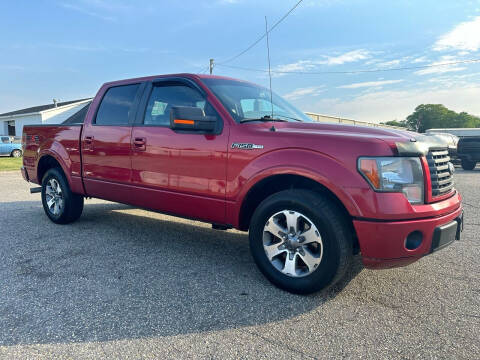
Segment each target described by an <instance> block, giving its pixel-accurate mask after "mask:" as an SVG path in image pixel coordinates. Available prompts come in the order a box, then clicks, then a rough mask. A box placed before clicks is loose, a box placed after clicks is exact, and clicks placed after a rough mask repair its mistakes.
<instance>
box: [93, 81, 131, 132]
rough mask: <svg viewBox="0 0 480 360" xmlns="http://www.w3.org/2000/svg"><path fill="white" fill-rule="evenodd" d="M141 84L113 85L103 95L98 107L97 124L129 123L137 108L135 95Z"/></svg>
mask: <svg viewBox="0 0 480 360" xmlns="http://www.w3.org/2000/svg"><path fill="white" fill-rule="evenodd" d="M139 86H140V84H133V85H123V86H115V87H111V88H110V89H108V90H107V92H106V93H105V95H104V96H103V99H102V102H101V103H100V106H99V107H98V112H97V116H96V119H95V124H97V125H120V126H122V125H123V126H126V125H128V124H129V119H130V118H131V116H133V114H132V111H133V109H134V108H135V107H134V104H135V97H136V95H137V92H138V88H139Z"/></svg>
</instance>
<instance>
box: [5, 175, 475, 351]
mask: <svg viewBox="0 0 480 360" xmlns="http://www.w3.org/2000/svg"><path fill="white" fill-rule="evenodd" d="M455 180H456V187H457V189H459V190H460V192H461V193H462V195H463V197H464V200H465V206H464V208H465V230H464V232H463V234H462V235H463V238H462V240H461V241H459V242H455V243H454V244H453V245H451V246H449V247H447V248H446V249H443V250H441V251H439V252H437V253H435V254H433V255H431V256H428V257H425V258H423V259H422V260H420V261H419V262H417V263H415V264H412V265H410V266H408V267H405V268H398V269H391V270H382V271H372V270H366V269H363V268H362V267H361V264H360V262H359V259H358V258H357V259H356V262H355V264H354V266H353V267H352V269H351V271H350V272H349V274H348V276H347V277H346V278H345V279H344V280H343V281H342V282H341V283H340V284H338V285H337V286H336V287H335V288H333V289H331V290H329V291H326V292H322V293H318V294H315V295H310V296H297V295H292V294H289V293H286V292H283V291H281V290H279V289H277V288H275V287H273V286H272V285H271V284H270V283H269V282H268V281H267V280H266V279H265V278H264V277H263V276H262V275H261V274H260V272H259V271H258V270H257V269H256V267H255V265H254V263H253V260H252V258H251V256H250V254H249V250H248V242H247V235H246V234H245V233H241V232H237V231H232V230H229V231H215V230H212V229H210V226H209V225H208V224H202V223H199V222H194V221H189V220H182V219H178V218H174V217H170V216H165V215H161V214H156V213H152V212H147V211H144V210H138V209H135V208H131V207H129V206H126V205H121V204H115V203H110V202H107V201H102V200H87V201H86V202H85V210H84V213H83V215H82V217H81V218H80V220H79V221H77V222H76V223H74V224H71V225H65V226H61V225H55V224H53V223H51V222H50V221H49V220H48V219H47V217H46V216H45V215H44V213H43V209H42V205H41V202H40V195H39V194H33V195H31V194H30V193H29V191H28V189H29V185H28V184H27V183H26V182H24V181H23V180H22V179H21V176H20V174H19V173H18V172H2V173H0V189H1V191H0V194H1V196H0V358H2V359H20V358H24V359H26V358H28V359H36V358H39V359H43V358H75V359H92V358H115V359H159V358H162V359H168V358H175V359H178V358H199V359H212V358H213V359H235V358H253V359H258V358H261V359H263V358H265V359H270V358H277V359H278V358H280V359H330V358H333V357H335V358H360V357H362V358H365V357H369V358H379V359H383V358H422V359H423V358H445V359H452V358H455V359H472V358H476V357H478V354H479V353H480V341H479V337H478V334H479V333H480V277H479V274H480V265H479V264H480V262H479V261H478V259H479V258H480V244H479V240H480V168H479V167H477V170H476V171H462V170H458V169H457V172H456V174H455Z"/></svg>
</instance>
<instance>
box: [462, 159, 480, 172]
mask: <svg viewBox="0 0 480 360" xmlns="http://www.w3.org/2000/svg"><path fill="white" fill-rule="evenodd" d="M475 166H477V162H476V161H472V160H467V159H462V169H463V170H473V169H475Z"/></svg>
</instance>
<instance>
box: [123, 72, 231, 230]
mask: <svg viewBox="0 0 480 360" xmlns="http://www.w3.org/2000/svg"><path fill="white" fill-rule="evenodd" d="M142 104H143V105H141V108H140V111H139V112H138V116H137V120H136V124H135V125H134V127H133V130H132V185H134V186H135V187H138V189H140V191H137V192H136V194H135V196H134V199H133V201H134V202H135V203H136V204H138V205H139V206H143V207H148V208H151V209H156V210H159V211H161V212H166V213H172V214H175V215H179V216H182V217H188V218H194V219H201V220H204V221H209V222H214V223H224V220H225V192H226V164H227V144H228V127H227V126H225V125H227V124H224V122H223V119H222V118H221V117H220V116H219V115H218V113H217V111H216V110H215V109H214V108H213V106H212V105H211V104H210V102H209V101H208V99H207V98H206V97H205V94H204V93H202V91H201V89H200V88H198V87H196V86H195V84H194V83H193V82H190V81H187V80H186V79H179V78H176V79H175V80H169V79H164V80H162V81H159V82H155V83H151V84H150V85H149V88H147V89H146V91H145V93H144V98H143V99H142ZM142 106H143V107H142ZM172 106H195V107H200V108H202V109H203V110H204V112H205V114H206V115H209V116H215V117H217V125H216V131H215V132H214V133H212V134H204V133H199V132H198V131H194V130H192V131H185V130H182V131H174V130H172V129H171V128H170V109H171V108H172ZM142 109H143V111H142Z"/></svg>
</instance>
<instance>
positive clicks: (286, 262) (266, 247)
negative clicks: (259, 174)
mask: <svg viewBox="0 0 480 360" xmlns="http://www.w3.org/2000/svg"><path fill="white" fill-rule="evenodd" d="M249 237H250V249H251V252H252V255H253V258H254V260H255V262H256V264H257V265H258V267H259V269H260V270H261V271H262V273H263V274H264V275H265V276H266V277H267V278H268V279H269V280H270V281H271V282H272V283H273V284H275V285H276V286H278V287H279V288H282V289H284V290H287V291H289V292H292V293H297V294H308V293H313V292H316V291H318V290H321V289H323V288H325V287H327V286H329V285H332V284H334V283H335V282H337V281H338V280H340V279H341V278H342V277H343V275H344V274H345V272H346V270H347V269H348V267H349V265H350V262H351V259H352V253H353V250H352V241H351V236H350V232H349V226H348V225H347V224H346V221H345V218H344V216H343V215H342V213H341V211H340V210H339V209H338V207H337V205H336V204H335V203H333V202H332V201H330V200H328V199H326V198H324V197H322V196H321V195H319V194H317V193H314V192H312V191H307V190H285V191H281V192H279V193H277V194H274V195H272V196H270V197H268V198H267V199H265V200H264V201H263V202H262V203H261V204H260V205H259V206H258V208H257V209H256V210H255V212H254V214H253V217H252V222H251V226H250V233H249Z"/></svg>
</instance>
